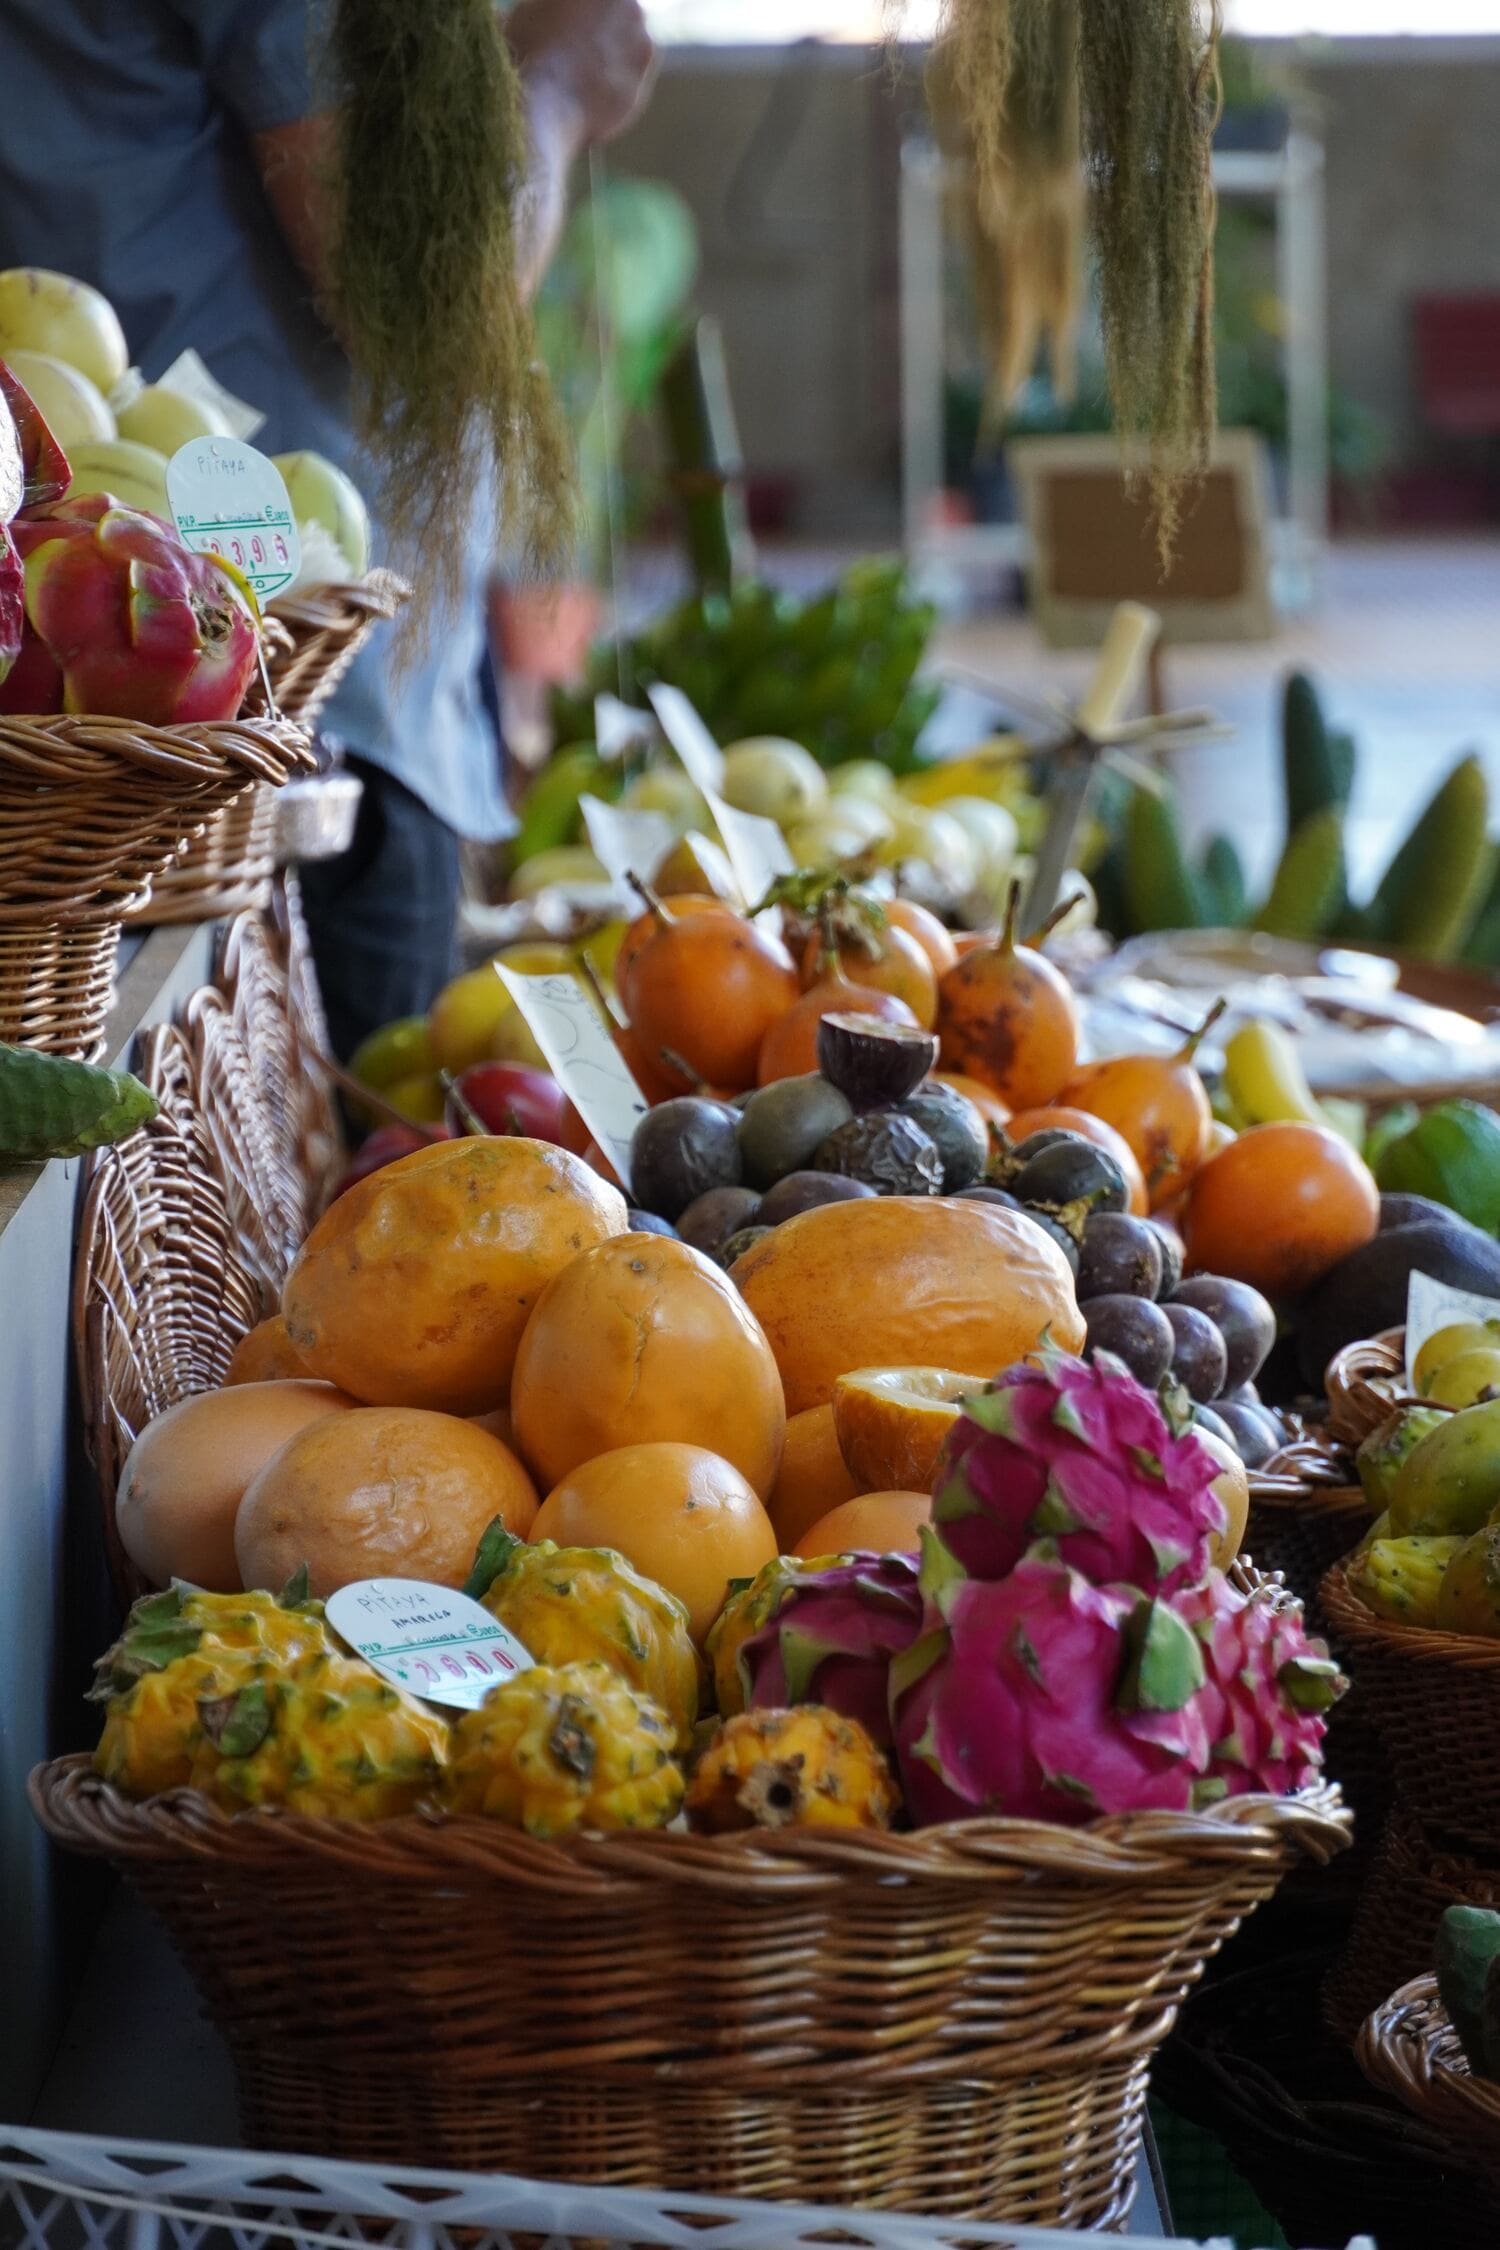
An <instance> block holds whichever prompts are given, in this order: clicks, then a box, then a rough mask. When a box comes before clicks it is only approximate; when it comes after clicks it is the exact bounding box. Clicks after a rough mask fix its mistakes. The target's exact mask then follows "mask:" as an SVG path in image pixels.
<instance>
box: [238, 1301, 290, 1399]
mask: <svg viewBox="0 0 1500 2250" xmlns="http://www.w3.org/2000/svg"><path fill="white" fill-rule="evenodd" d="M307 1372H308V1370H307V1366H306V1364H305V1362H304V1361H303V1360H302V1358H301V1357H300V1355H299V1353H298V1351H297V1347H296V1345H295V1344H294V1343H293V1342H292V1339H291V1337H290V1336H289V1335H288V1334H287V1332H286V1318H285V1315H284V1314H282V1313H272V1315H271V1317H270V1319H269V1320H261V1321H257V1322H256V1325H255V1326H254V1327H253V1328H252V1329H250V1330H248V1331H247V1333H246V1334H245V1335H243V1336H242V1337H241V1338H240V1340H239V1342H238V1343H237V1344H236V1345H235V1347H234V1350H233V1351H232V1352H231V1353H230V1355H229V1365H228V1366H227V1367H226V1368H225V1370H224V1388H225V1389H226V1390H230V1389H232V1388H233V1387H234V1385H235V1384H237V1383H274V1382H277V1381H278V1380H280V1379H281V1378H282V1377H286V1376H291V1377H296V1376H299V1375H306V1374H307Z"/></svg>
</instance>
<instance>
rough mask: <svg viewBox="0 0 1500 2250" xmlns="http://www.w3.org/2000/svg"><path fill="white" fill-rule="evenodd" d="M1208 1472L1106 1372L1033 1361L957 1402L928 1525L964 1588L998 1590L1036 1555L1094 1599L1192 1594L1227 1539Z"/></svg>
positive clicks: (1111, 1365)
mask: <svg viewBox="0 0 1500 2250" xmlns="http://www.w3.org/2000/svg"><path fill="white" fill-rule="evenodd" d="M1219 1472H1220V1464H1219V1462H1218V1461H1217V1460H1216V1459H1215V1458H1214V1456H1213V1454H1211V1453H1210V1452H1209V1450H1208V1448H1207V1446H1205V1445H1202V1444H1200V1443H1199V1441H1198V1439H1197V1438H1196V1437H1193V1436H1191V1435H1189V1434H1186V1433H1183V1434H1180V1435H1179V1434H1178V1433H1177V1432H1175V1431H1174V1430H1173V1428H1172V1426H1171V1424H1170V1423H1169V1421H1168V1420H1167V1417H1166V1414H1165V1413H1164V1412H1163V1409H1162V1406H1161V1403H1160V1401H1159V1400H1158V1399H1157V1398H1156V1396H1155V1395H1154V1394H1153V1393H1152V1392H1151V1391H1148V1390H1146V1389H1145V1388H1144V1386H1143V1385H1142V1384H1140V1383H1138V1382H1137V1381H1136V1379H1135V1377H1134V1376H1133V1375H1132V1374H1130V1373H1129V1371H1128V1369H1126V1368H1125V1367H1124V1366H1123V1365H1122V1363H1121V1362H1120V1361H1119V1360H1117V1359H1114V1358H1113V1357H1111V1356H1110V1355H1109V1354H1108V1353H1105V1352H1100V1353H1098V1354H1096V1356H1095V1357H1094V1358H1093V1359H1092V1360H1090V1361H1085V1360H1081V1359H1073V1358H1071V1357H1069V1356H1068V1355H1067V1354H1066V1353H1063V1352H1056V1351H1045V1352H1043V1353H1041V1354H1039V1355H1038V1359H1037V1360H1036V1361H1035V1362H1032V1361H1023V1362H1021V1363H1020V1364H1019V1365H1017V1366H1015V1367H1010V1368H1007V1369H1006V1370H1005V1372H1004V1374H1002V1375H998V1376H997V1377H996V1378H995V1380H994V1382H993V1383H992V1384H990V1386H989V1387H988V1388H987V1389H986V1390H984V1391H981V1392H979V1393H978V1394H977V1395H975V1396H973V1397H970V1398H968V1399H966V1400H965V1401H964V1405H963V1412H962V1414H961V1415H960V1418H959V1420H958V1422H957V1423H956V1425H955V1426H954V1428H953V1430H952V1431H951V1432H950V1433H949V1436H948V1439H947V1442H946V1445H945V1447H944V1451H943V1455H942V1458H941V1460H940V1461H939V1464H938V1471H937V1476H936V1479H935V1481H934V1485H933V1505H932V1521H933V1525H934V1527H935V1529H936V1531H937V1535H938V1537H939V1539H940V1540H941V1541H942V1543H943V1545H944V1546H945V1547H946V1548H947V1549H948V1551H949V1553H950V1554H951V1555H952V1556H953V1557H954V1559H955V1560H956V1561H957V1562H958V1563H960V1564H961V1565H962V1567H963V1569H964V1570H965V1571H966V1572H967V1573H968V1574H969V1576H971V1577H973V1578H979V1579H998V1578H1004V1577H1005V1576H1006V1575H1007V1574H1008V1573H1009V1572H1010V1571H1012V1570H1014V1569H1015V1567H1016V1566H1017V1564H1018V1563H1019V1562H1020V1560H1021V1558H1022V1556H1023V1555H1024V1554H1025V1553H1026V1552H1027V1550H1028V1549H1029V1548H1031V1547H1033V1546H1035V1545H1036V1544H1037V1543H1038V1542H1046V1547H1045V1552H1046V1553H1048V1554H1054V1555H1056V1556H1057V1557H1058V1558H1059V1559H1060V1560H1061V1561H1063V1562H1065V1563H1068V1564H1071V1565H1072V1567H1073V1568H1074V1569H1075V1570H1077V1571H1079V1572H1080V1573H1081V1574H1082V1575H1083V1577H1085V1578H1087V1579H1089V1580H1091V1581H1092V1582H1093V1583H1094V1584H1095V1585H1099V1586H1109V1585H1126V1586H1134V1587H1137V1588H1139V1589H1140V1591H1141V1592H1143V1593H1147V1594H1159V1593H1168V1592H1171V1591H1173V1590H1174V1589H1176V1588H1178V1587H1182V1586H1191V1585H1197V1584H1199V1583H1201V1581H1202V1579H1203V1577H1204V1575H1205V1573H1206V1571H1207V1569H1208V1565H1209V1553H1210V1538H1211V1535H1212V1534H1214V1533H1216V1532H1222V1531H1223V1530H1224V1529H1225V1527H1226V1522H1227V1519H1226V1516H1225V1513H1224V1507H1223V1503H1222V1502H1221V1501H1220V1499H1219V1497H1218V1495H1217V1494H1216V1493H1215V1492H1214V1490H1213V1489H1212V1487H1213V1480H1214V1478H1215V1477H1216V1476H1217V1475H1218V1474H1219Z"/></svg>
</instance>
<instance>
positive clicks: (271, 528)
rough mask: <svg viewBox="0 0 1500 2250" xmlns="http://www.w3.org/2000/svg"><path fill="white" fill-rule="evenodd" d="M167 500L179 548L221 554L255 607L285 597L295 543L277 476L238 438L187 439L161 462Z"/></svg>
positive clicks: (298, 547)
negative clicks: (181, 541) (247, 587)
mask: <svg viewBox="0 0 1500 2250" xmlns="http://www.w3.org/2000/svg"><path fill="white" fill-rule="evenodd" d="M167 499H168V502H169V504H170V506H171V510H172V520H173V522H174V523H175V524H176V526H177V529H178V531H179V533H180V534H181V536H182V538H183V539H184V541H185V542H186V543H187V545H188V546H189V547H191V548H193V549H194V551H195V552H196V553H197V554H200V555H205V554H212V555H222V556H223V558H224V560H225V562H229V563H233V565H234V567H235V569H236V570H237V571H239V572H240V574H241V576H242V577H244V578H247V579H248V580H249V581H250V584H251V585H252V586H253V587H254V589H255V598H256V600H257V601H259V602H263V603H264V602H268V601H271V600H273V599H274V598H275V596H276V595H277V594H281V593H285V591H286V589H287V587H288V586H290V584H291V583H292V580H293V579H294V578H295V577H296V575H297V570H298V567H299V565H300V563H301V561H302V542H301V540H300V538H299V537H298V535H297V524H296V519H295V517H294V516H293V514H292V503H291V500H290V498H289V496H288V494H287V489H286V485H285V483H284V482H283V481H282V475H281V471H280V470H279V469H278V468H277V466H276V464H275V462H274V461H268V460H267V458H266V456H265V455H264V453H257V452H256V450H255V448H254V446H253V445H246V443H245V441H244V439H243V438H228V437H206V438H191V439H190V440H189V441H188V443H187V444H186V445H184V446H179V448H178V450H177V451H176V452H175V453H174V454H173V456H172V458H171V460H170V461H169V462H168V463H167Z"/></svg>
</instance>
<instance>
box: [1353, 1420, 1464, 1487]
mask: <svg viewBox="0 0 1500 2250" xmlns="http://www.w3.org/2000/svg"><path fill="white" fill-rule="evenodd" d="M1447 1419H1448V1417H1447V1415H1446V1414H1440V1413H1439V1412H1438V1410H1437V1408H1436V1407H1433V1406H1403V1407H1400V1408H1398V1409H1397V1411H1396V1412H1395V1413H1394V1414H1388V1415H1387V1416H1386V1418H1385V1420H1384V1421H1383V1422H1382V1423H1381V1424H1380V1426H1379V1428H1378V1429H1374V1430H1372V1431H1371V1432H1370V1434H1369V1436H1368V1437H1367V1438H1366V1439H1365V1441H1364V1443H1363V1444H1362V1445H1361V1446H1360V1449H1359V1451H1358V1452H1357V1453H1356V1454H1355V1456H1354V1465H1355V1467H1356V1469H1357V1470H1358V1471H1359V1481H1360V1483H1361V1484H1362V1485H1363V1486H1364V1489H1365V1498H1366V1499H1367V1500H1368V1501H1369V1503H1370V1506H1371V1507H1372V1508H1388V1507H1389V1506H1390V1504H1391V1494H1392V1492H1393V1491H1394V1490H1395V1485H1396V1478H1397V1477H1398V1475H1399V1474H1400V1472H1401V1470H1402V1468H1403V1467H1404V1466H1405V1464H1406V1462H1407V1460H1408V1459H1409V1458H1410V1456H1411V1454H1412V1453H1413V1452H1414V1451H1415V1449H1416V1447H1417V1446H1419V1445H1420V1444H1421V1442H1422V1440H1423V1438H1425V1437H1430V1436H1431V1435H1432V1432H1433V1431H1434V1430H1439V1429H1441V1428H1442V1426H1443V1424H1444V1423H1445V1422H1446V1421H1447Z"/></svg>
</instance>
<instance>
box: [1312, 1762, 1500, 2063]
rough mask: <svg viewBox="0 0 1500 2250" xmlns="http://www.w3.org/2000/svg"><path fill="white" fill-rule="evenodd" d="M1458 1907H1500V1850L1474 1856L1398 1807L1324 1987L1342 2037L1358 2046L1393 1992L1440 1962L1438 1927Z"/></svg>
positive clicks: (1326, 2013) (1329, 2016)
mask: <svg viewBox="0 0 1500 2250" xmlns="http://www.w3.org/2000/svg"><path fill="white" fill-rule="evenodd" d="M1450 1906H1494V1907H1500V1856H1497V1857H1495V1858H1493V1859H1488V1860H1486V1859H1476V1858H1473V1857H1471V1856H1470V1855H1469V1854H1468V1853H1466V1852H1464V1851H1462V1850H1461V1849H1459V1848H1458V1847H1457V1846H1456V1845H1455V1844H1453V1843H1452V1842H1451V1840H1449V1839H1447V1838H1444V1837H1441V1836H1436V1835H1434V1834H1432V1833H1431V1831H1429V1830H1428V1829H1426V1828H1424V1827H1423V1826H1422V1824H1421V1822H1420V1821H1418V1820H1416V1819H1414V1818H1413V1816H1412V1815H1411V1813H1410V1812H1408V1811H1407V1810H1406V1809H1405V1808H1404V1807H1397V1809H1396V1810H1395V1811H1393V1812H1392V1813H1391V1815H1390V1817H1389V1818H1388V1820H1387V1821H1386V1824H1385V1829H1384V1831H1383V1833H1382V1835H1381V1838H1380V1845H1379V1849H1378V1850H1377V1852H1376V1854H1375V1858H1374V1861H1373V1864H1372V1865H1371V1868H1370V1872H1369V1875H1368V1877H1367V1878H1366V1881H1365V1885H1364V1888H1363V1890H1362V1892H1361V1894H1360V1898H1359V1903H1358V1905H1357V1907H1356V1908H1355V1913H1354V1923H1353V1927H1352V1928H1351V1930H1350V1932H1349V1937H1348V1940H1347V1942H1346V1944H1345V1945H1344V1947H1343V1949H1342V1951H1341V1952H1340V1954H1339V1957H1338V1960H1337V1961H1336V1962H1335V1963H1334V1965H1333V1968H1332V1969H1331V1970H1330V1972H1329V1976H1328V1981H1327V1983H1326V1984H1325V1985H1324V1987H1323V2020H1324V2022H1325V2023H1326V2024H1327V2025H1328V2028H1329V2030H1330V2031H1331V2032H1333V2034H1334V2036H1335V2037H1336V2038H1338V2039H1342V2040H1343V2041H1344V2042H1345V2043H1346V2044H1347V2045H1352V2044H1353V2042H1354V2040H1355V2038H1356V2037H1357V2036H1358V2033H1359V2027H1360V2025H1361V2024H1362V2023H1363V2022H1364V2020H1365V2018H1366V2016H1367V2015H1368V2014H1369V2013H1370V2010H1371V2009H1372V2008H1376V2007H1378V2006H1379V2005H1380V2002H1381V2001H1382V2000H1383V1999H1384V1998H1385V1996H1386V1994H1387V1993H1388V1992H1390V1991H1392V1990H1393V1989H1394V1987H1395V1986H1396V1985H1398V1984H1405V1983H1406V1981H1407V1979H1408V1978H1409V1977H1415V1976H1421V1975H1423V1974H1424V1973H1425V1972H1426V1971H1427V1970H1428V1969H1430V1968H1431V1967H1432V1948H1433V1941H1434V1939H1435V1937H1436V1935H1437V1926H1438V1923H1439V1922H1440V1921H1441V1920H1442V1918H1443V1914H1444V1912H1445V1911H1446V1909H1447V1908H1448V1907H1450Z"/></svg>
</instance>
